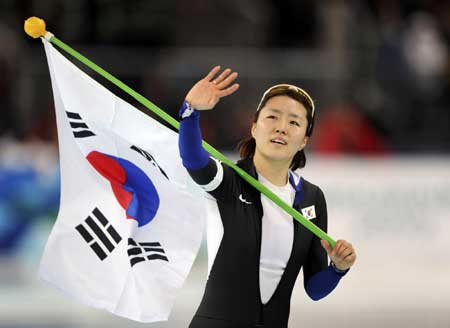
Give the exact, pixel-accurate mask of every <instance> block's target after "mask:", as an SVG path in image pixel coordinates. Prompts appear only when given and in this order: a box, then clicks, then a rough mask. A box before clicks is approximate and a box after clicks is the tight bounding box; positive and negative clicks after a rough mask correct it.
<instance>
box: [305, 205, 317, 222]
mask: <svg viewBox="0 0 450 328" xmlns="http://www.w3.org/2000/svg"><path fill="white" fill-rule="evenodd" d="M302 215H303V216H304V217H305V218H306V219H308V220H311V219H315V218H316V208H315V207H314V205H311V206H308V207H305V208H302Z"/></svg>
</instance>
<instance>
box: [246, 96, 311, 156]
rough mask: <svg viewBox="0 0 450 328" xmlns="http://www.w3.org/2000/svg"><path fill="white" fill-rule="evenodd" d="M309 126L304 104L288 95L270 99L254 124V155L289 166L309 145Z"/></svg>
mask: <svg viewBox="0 0 450 328" xmlns="http://www.w3.org/2000/svg"><path fill="white" fill-rule="evenodd" d="M307 127H308V120H307V116H306V108H305V107H304V106H303V104H302V103H300V102H298V101H296V100H295V99H292V98H290V97H288V96H285V95H280V96H275V97H272V98H270V99H269V100H268V101H267V103H266V105H265V106H264V107H263V108H261V109H260V113H259V117H258V120H257V121H256V123H253V125H252V136H253V138H255V141H256V150H255V155H257V153H258V155H262V156H264V157H265V158H267V159H270V160H277V161H286V162H289V164H290V163H291V161H292V158H293V157H294V156H295V154H296V153H297V152H298V151H299V150H302V149H303V148H304V147H305V146H306V143H307V142H308V137H307V136H305V134H306V129H307Z"/></svg>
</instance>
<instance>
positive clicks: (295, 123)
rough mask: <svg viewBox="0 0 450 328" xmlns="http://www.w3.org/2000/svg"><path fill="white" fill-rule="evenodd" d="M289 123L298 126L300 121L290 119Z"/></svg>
mask: <svg viewBox="0 0 450 328" xmlns="http://www.w3.org/2000/svg"><path fill="white" fill-rule="evenodd" d="M291 124H294V125H297V126H300V123H298V122H297V121H291Z"/></svg>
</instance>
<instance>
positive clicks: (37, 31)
mask: <svg viewBox="0 0 450 328" xmlns="http://www.w3.org/2000/svg"><path fill="white" fill-rule="evenodd" d="M23 29H24V30H25V33H27V34H28V35H29V36H31V37H32V38H35V39H37V38H39V37H41V36H44V35H45V34H46V33H47V31H46V30H45V21H44V20H43V19H41V18H39V17H36V16H33V17H30V18H28V19H27V20H26V21H25V23H24V24H23Z"/></svg>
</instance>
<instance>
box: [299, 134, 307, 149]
mask: <svg viewBox="0 0 450 328" xmlns="http://www.w3.org/2000/svg"><path fill="white" fill-rule="evenodd" d="M308 140H309V137H307V136H305V137H304V138H303V142H302V144H301V145H300V149H299V151H300V150H302V149H304V148H305V147H306V144H307V143H308Z"/></svg>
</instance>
